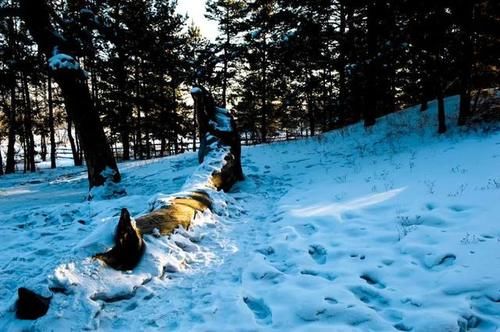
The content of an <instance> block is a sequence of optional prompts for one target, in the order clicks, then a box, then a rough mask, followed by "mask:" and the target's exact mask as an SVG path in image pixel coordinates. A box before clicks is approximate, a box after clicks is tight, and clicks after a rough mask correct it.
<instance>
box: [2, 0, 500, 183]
mask: <svg viewBox="0 0 500 332" xmlns="http://www.w3.org/2000/svg"><path fill="white" fill-rule="evenodd" d="M40 3H41V5H40V6H39V7H38V8H36V7H37V6H35V5H34V4H33V3H31V2H30V1H28V0H2V1H0V4H1V7H0V8H1V10H0V13H1V15H0V17H1V19H2V21H1V22H0V105H1V106H0V143H1V142H6V143H7V144H6V145H7V151H6V160H5V161H3V160H2V159H1V154H0V174H1V173H2V172H4V171H5V172H6V173H12V172H14V171H15V168H16V166H15V163H16V160H15V155H16V151H15V150H16V146H21V147H22V149H23V151H24V153H23V155H24V160H23V163H24V166H25V167H24V170H31V171H34V170H35V169H36V165H35V156H36V155H39V157H40V158H41V159H43V160H45V159H46V158H47V157H48V156H50V157H51V159H52V160H51V164H52V167H55V166H56V165H55V164H56V162H55V146H56V145H57V142H56V136H57V135H56V131H57V130H58V129H60V128H62V127H64V128H66V131H67V133H68V139H69V141H70V143H71V147H72V151H73V157H74V160H75V163H77V164H81V163H82V162H83V161H84V160H85V161H86V163H87V165H88V166H89V163H90V164H92V163H97V164H100V163H101V160H108V161H107V162H104V163H102V165H100V166H99V167H97V169H98V170H97V173H96V174H101V172H102V171H103V170H104V169H106V167H110V168H111V169H115V170H116V174H118V170H117V167H116V163H115V162H114V156H112V151H111V150H110V149H109V148H102V146H107V147H109V146H110V145H111V144H116V143H118V145H119V146H121V147H122V152H121V153H120V156H119V157H120V158H122V159H123V160H129V159H131V158H134V159H142V158H151V157H152V156H153V155H156V154H159V155H166V154H170V153H179V152H181V151H182V150H183V149H184V148H185V146H186V143H187V142H189V144H190V145H191V147H192V148H193V149H196V139H195V128H196V119H195V117H194V114H193V112H192V110H190V109H189V107H188V106H187V105H186V103H185V101H184V96H185V94H186V91H187V89H188V87H189V86H190V85H193V84H203V85H204V86H206V87H208V88H209V90H210V91H211V92H212V93H213V94H214V96H215V98H216V101H217V103H218V104H220V105H221V106H226V105H228V106H230V108H231V109H232V110H233V112H234V114H235V116H236V118H237V120H238V124H239V126H240V127H241V128H240V129H241V132H242V135H243V136H245V137H247V138H250V139H251V140H252V141H253V142H268V141H270V140H272V139H273V137H275V136H278V135H281V136H283V135H285V136H286V137H289V136H292V135H297V134H306V135H315V134H318V133H321V132H323V131H327V130H331V129H334V128H339V127H343V126H345V125H348V124H352V123H355V122H358V121H363V122H364V124H365V126H367V127H369V126H372V125H374V124H375V122H376V119H377V117H379V116H382V115H384V114H388V113H391V112H394V111H397V110H399V109H401V108H403V107H405V106H408V105H413V104H421V108H422V110H425V109H426V108H427V101H428V100H430V99H437V100H438V109H439V112H438V113H439V127H438V131H439V132H441V133H442V132H445V131H446V123H445V116H444V114H445V109H444V102H443V98H444V97H445V96H447V95H452V94H459V95H460V117H459V124H461V125H463V124H465V123H466V121H467V118H468V117H470V115H471V113H472V112H473V108H474V106H472V109H471V96H473V91H477V90H478V89H481V88H486V87H491V86H497V85H498V69H497V68H498V54H499V52H498V37H497V33H496V32H497V31H499V29H498V28H499V26H498V25H499V24H498V17H497V13H498V12H499V10H498V9H499V8H498V7H499V4H497V2H495V1H491V0H488V1H481V0H477V1H472V0H458V1H451V0H438V1H417V2H415V1H411V0H401V1H395V0H389V1H381V0H355V1H347V0H302V1H296V0H286V1H285V0H247V1H244V0H208V1H207V3H206V8H207V17H208V18H209V19H211V20H214V21H215V22H217V23H218V26H219V35H218V36H217V38H216V40H215V41H210V40H207V39H206V38H204V37H203V36H202V35H201V34H200V30H199V29H198V28H197V27H195V26H193V25H190V24H189V21H188V19H187V18H186V17H184V16H182V15H180V14H178V13H176V11H175V8H176V5H177V4H176V1H152V0H144V1H134V0H122V1H118V0H105V1H91V0H50V1H49V0H47V1H40ZM40 13H43V15H42V14H40ZM40 29H42V30H40ZM41 31H44V33H41ZM66 56H67V57H66ZM51 60H52V62H51ZM51 65H52V66H55V67H54V68H51ZM56 67H57V68H56ZM70 67H71V68H72V69H76V70H73V71H72V72H71V71H70V70H68V69H71V68H70ZM61 69H63V70H61ZM69 74H71V75H69ZM54 83H56V84H54ZM472 105H474V103H472ZM89 110H91V111H90V113H89ZM99 127H100V128H99ZM73 133H75V135H73ZM47 147H50V151H47V150H48V148H47ZM92 155H93V157H92ZM90 177H91V175H90V173H89V179H90ZM118 179H119V177H117V178H115V180H118ZM95 181H96V182H95V183H96V184H99V183H100V182H102V181H104V180H103V179H98V180H95ZM91 182H92V181H91Z"/></svg>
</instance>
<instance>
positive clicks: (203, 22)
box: [177, 0, 217, 40]
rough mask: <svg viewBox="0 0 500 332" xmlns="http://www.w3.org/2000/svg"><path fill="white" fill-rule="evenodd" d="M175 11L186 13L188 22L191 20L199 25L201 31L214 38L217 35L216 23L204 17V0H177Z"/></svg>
mask: <svg viewBox="0 0 500 332" xmlns="http://www.w3.org/2000/svg"><path fill="white" fill-rule="evenodd" d="M177 11H178V12H179V13H181V14H186V13H187V14H188V16H189V19H188V23H191V21H193V22H194V24H195V25H197V26H199V27H200V29H201V33H202V34H203V35H204V36H205V37H207V38H209V39H211V40H214V39H215V37H216V36H217V24H216V23H215V22H213V21H209V20H208V19H206V18H205V0H178V7H177Z"/></svg>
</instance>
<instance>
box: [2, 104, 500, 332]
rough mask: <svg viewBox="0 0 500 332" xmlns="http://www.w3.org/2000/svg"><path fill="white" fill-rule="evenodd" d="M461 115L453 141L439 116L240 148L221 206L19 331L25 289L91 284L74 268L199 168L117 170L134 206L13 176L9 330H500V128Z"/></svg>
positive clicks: (7, 180) (77, 178) (413, 112)
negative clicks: (125, 213)
mask: <svg viewBox="0 0 500 332" xmlns="http://www.w3.org/2000/svg"><path fill="white" fill-rule="evenodd" d="M457 102H458V100H457V98H449V99H447V101H446V106H447V111H448V121H449V126H450V128H451V129H450V131H449V132H448V133H447V134H445V135H437V134H436V133H435V132H436V122H437V121H436V118H437V116H436V109H435V103H431V104H430V106H431V107H430V109H429V110H428V111H427V112H425V113H420V112H419V111H418V109H417V108H411V109H408V110H405V111H403V112H399V113H397V114H392V115H390V116H387V117H385V118H383V119H380V120H379V121H378V123H377V125H376V126H375V127H373V128H372V129H370V130H368V131H365V129H364V128H363V127H362V125H355V126H351V127H349V128H346V129H343V130H338V131H334V132H331V133H328V134H325V135H322V136H318V137H315V138H311V139H307V140H301V141H295V142H288V143H279V144H272V145H263V146H256V147H251V148H246V149H244V150H243V167H244V172H245V174H246V180H245V181H244V182H241V183H239V184H237V185H236V186H235V187H234V189H233V191H232V192H231V193H229V194H228V195H227V196H228V197H227V201H228V202H229V203H228V206H227V208H225V209H223V210H221V211H215V212H216V213H215V214H213V215H212V214H209V215H205V216H200V218H199V220H197V222H196V223H195V226H194V227H193V229H192V230H190V231H189V232H186V231H181V232H179V233H178V234H176V235H174V236H173V237H172V238H171V239H163V238H158V239H155V238H151V239H150V240H149V241H156V242H155V245H154V246H152V247H151V248H149V249H150V252H149V253H148V255H149V256H147V257H145V262H143V263H141V264H142V265H140V266H139V267H138V269H137V271H133V272H130V273H121V272H116V271H110V269H107V268H105V267H102V266H100V265H99V264H96V265H95V271H94V270H93V271H87V272H88V275H86V278H88V277H89V276H92V275H94V276H95V280H94V281H93V282H92V284H94V283H95V284H99V281H106V284H104V285H101V286H102V287H104V288H105V289H106V290H107V291H106V292H104V293H99V294H97V295H95V294H94V296H93V297H91V298H85V294H87V293H85V294H84V295H82V294H78V293H77V292H78V289H79V288H78V287H76V288H74V289H77V291H75V292H74V293H70V294H62V293H57V294H55V295H54V298H53V299H52V302H53V303H52V305H51V307H50V309H49V312H48V314H47V315H46V316H44V317H42V318H40V319H38V320H37V321H19V320H16V319H15V315H14V311H13V307H14V302H15V297H16V289H17V288H18V287H20V286H27V287H29V288H32V289H34V290H37V291H38V292H41V293H42V294H43V293H44V292H45V295H48V294H47V292H48V289H47V287H48V285H49V284H50V282H49V281H48V280H47V279H48V278H47V277H48V276H51V277H52V276H54V275H57V274H58V273H59V275H58V276H57V280H67V281H68V283H72V282H73V283H78V282H81V280H90V279H85V278H82V276H81V275H79V274H78V273H75V274H71V271H73V270H72V267H73V266H75V264H78V262H80V261H82V260H84V259H85V257H88V256H89V255H90V254H91V253H94V252H98V251H99V250H98V249H103V248H105V247H106V246H108V245H109V242H107V241H106V238H109V240H110V238H111V236H112V230H113V227H114V225H115V223H116V221H117V216H118V214H119V211H120V209H121V208H122V207H127V208H129V209H130V210H131V213H132V214H133V215H139V214H141V213H142V212H144V211H146V210H147V209H148V202H149V201H151V199H152V198H154V197H158V196H156V195H157V194H160V193H164V194H167V195H168V194H171V193H175V192H177V191H179V190H180V189H181V186H182V184H183V183H184V181H185V180H186V179H187V178H188V176H190V175H191V174H192V172H193V171H194V170H195V168H196V156H195V155H194V154H186V155H182V156H177V157H172V158H165V159H160V160H154V161H148V162H132V163H126V164H122V165H120V168H121V171H122V173H123V176H124V187H125V188H126V189H127V193H128V196H126V197H121V198H118V199H115V200H107V201H106V200H97V201H91V202H83V198H84V197H85V194H86V188H87V183H86V174H85V173H84V172H83V169H75V168H66V169H62V170H56V171H51V170H44V171H43V173H42V174H41V175H40V174H35V175H30V176H21V175H14V176H7V177H2V178H0V232H1V234H2V241H1V242H0V250H1V252H2V255H1V256H0V284H2V285H3V287H2V288H0V330H2V331H18V330H22V329H33V330H40V331H45V330H51V329H52V330H72V329H73V330H81V329H91V330H92V329H99V330H180V331H256V330H257V331H261V330H262V331H267V330H276V331H398V330H399V331H497V330H498V329H499V328H500V305H499V302H500V227H499V222H500V220H499V215H500V204H499V203H500V172H499V165H500V131H498V130H489V131H484V130H481V131H480V130H477V131H473V130H468V131H465V130H462V129H459V128H456V127H455V126H454V124H455V122H456V112H457ZM40 179H42V180H41V181H40ZM103 234H104V235H103ZM155 260H156V262H157V263H158V265H160V266H162V265H163V266H166V267H167V268H166V269H165V270H164V273H162V274H161V275H160V276H156V275H155V274H154V273H151V272H150V270H152V269H154V268H155ZM62 266H63V267H64V268H63V269H61V267H62ZM88 266H94V265H88ZM61 273H65V275H60V274H61ZM148 275H149V276H151V277H150V279H148V278H147V277H148ZM65 278H66V279H65ZM113 278H114V279H113ZM134 278H139V280H142V282H138V280H136V279H134ZM141 278H142V279H141ZM79 280H80V281H79ZM108 280H114V282H113V283H112V284H109V283H108V282H107V281H108ZM124 280H125V281H124ZM134 280H135V282H136V283H135V284H134ZM137 282H138V283H137ZM89 283H90V282H89ZM86 286H88V285H85V284H82V285H81V288H82V289H85V287H86ZM120 287H124V288H120ZM82 302H83V303H82Z"/></svg>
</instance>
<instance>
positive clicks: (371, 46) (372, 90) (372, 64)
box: [364, 0, 379, 127]
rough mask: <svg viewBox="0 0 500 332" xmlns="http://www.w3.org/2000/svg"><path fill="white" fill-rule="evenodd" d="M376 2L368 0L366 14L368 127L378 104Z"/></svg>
mask: <svg viewBox="0 0 500 332" xmlns="http://www.w3.org/2000/svg"><path fill="white" fill-rule="evenodd" d="M378 2H379V0H370V1H369V4H368V16H367V39H368V64H367V65H366V83H365V105H364V120H365V121H364V124H365V127H370V126H373V125H374V124H375V118H376V114H377V104H378V91H377V90H378V89H377V78H376V67H377V62H378V55H377V51H378V50H377V37H378V23H377V22H378V19H379V18H378V14H379V13H378V10H377V9H378Z"/></svg>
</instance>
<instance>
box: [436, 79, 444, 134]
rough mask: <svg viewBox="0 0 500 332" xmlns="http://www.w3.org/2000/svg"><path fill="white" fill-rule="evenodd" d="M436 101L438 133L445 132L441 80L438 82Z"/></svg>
mask: <svg viewBox="0 0 500 332" xmlns="http://www.w3.org/2000/svg"><path fill="white" fill-rule="evenodd" d="M437 101H438V133H439V134H444V133H445V132H446V117H445V109H444V94H443V87H442V84H441V82H439V83H438V91H437Z"/></svg>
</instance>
